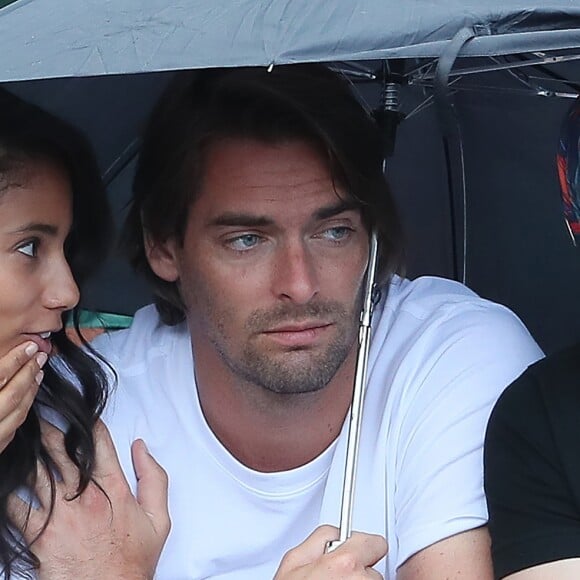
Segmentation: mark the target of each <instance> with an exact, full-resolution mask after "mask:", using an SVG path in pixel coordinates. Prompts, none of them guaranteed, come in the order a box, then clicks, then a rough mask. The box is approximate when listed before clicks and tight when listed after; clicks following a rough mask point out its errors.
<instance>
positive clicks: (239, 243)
mask: <svg viewBox="0 0 580 580" xmlns="http://www.w3.org/2000/svg"><path fill="white" fill-rule="evenodd" d="M259 242H260V237H259V236H257V235H256V234H244V235H243V236H238V237H237V238H233V239H232V240H230V241H229V244H230V246H231V247H232V248H233V249H234V250H237V251H238V252H243V251H245V250H251V249H252V248H253V247H255V246H257V245H258V243H259Z"/></svg>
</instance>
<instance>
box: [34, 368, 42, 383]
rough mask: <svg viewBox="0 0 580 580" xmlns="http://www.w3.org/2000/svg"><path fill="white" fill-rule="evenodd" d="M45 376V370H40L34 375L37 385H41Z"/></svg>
mask: <svg viewBox="0 0 580 580" xmlns="http://www.w3.org/2000/svg"><path fill="white" fill-rule="evenodd" d="M43 377H44V371H38V374H37V375H36V376H35V377H34V380H35V381H36V384H37V385H40V383H42V379H43Z"/></svg>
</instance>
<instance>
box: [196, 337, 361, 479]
mask: <svg viewBox="0 0 580 580" xmlns="http://www.w3.org/2000/svg"><path fill="white" fill-rule="evenodd" d="M212 350H213V349H211V347H209V348H208V347H206V346H204V345H201V346H200V347H194V355H195V356H194V358H195V360H197V361H204V362H203V364H201V363H200V364H198V365H196V369H195V374H196V383H197V390H198V396H199V401H200V405H201V408H202V411H203V414H204V416H205V419H206V421H207V423H208V425H209V427H210V429H211V430H212V431H213V433H214V434H215V436H216V437H217V438H218V439H219V440H220V441H221V443H222V444H223V445H224V447H226V448H227V449H228V451H229V452H230V453H231V454H232V455H233V456H234V457H236V459H238V460H239V461H240V462H241V463H243V464H244V465H246V466H247V467H249V468H251V469H255V470H257V471H262V472H274V471H286V470H288V469H293V468H296V467H299V466H301V465H304V464H306V463H308V462H309V461H312V460H313V459H314V458H315V457H317V456H318V455H320V453H322V452H323V451H324V450H325V449H326V448H327V447H328V446H329V445H330V444H331V443H332V442H333V441H334V440H335V439H336V437H338V435H339V433H340V431H341V429H342V425H343V423H344V419H345V417H346V414H347V412H348V409H349V406H350V402H351V398H352V388H353V380H354V369H355V359H356V345H355V346H353V348H352V349H351V352H350V354H349V355H348V357H347V358H346V360H345V361H344V363H343V364H342V366H341V367H340V368H339V370H338V371H337V373H336V374H335V376H334V377H333V379H332V380H331V382H330V383H329V384H328V385H327V386H326V387H324V388H323V389H321V390H320V391H317V392H314V393H305V394H299V395H288V394H284V395H281V394H277V393H271V392H269V391H267V390H265V389H263V388H262V387H258V386H256V385H250V384H244V383H242V382H241V381H240V379H239V378H237V377H234V376H233V375H232V373H231V372H230V371H229V369H227V368H225V367H224V365H223V364H211V363H212V362H214V363H218V361H217V360H216V358H215V357H216V355H215V352H206V351H212ZM208 362H209V364H207V363H208Z"/></svg>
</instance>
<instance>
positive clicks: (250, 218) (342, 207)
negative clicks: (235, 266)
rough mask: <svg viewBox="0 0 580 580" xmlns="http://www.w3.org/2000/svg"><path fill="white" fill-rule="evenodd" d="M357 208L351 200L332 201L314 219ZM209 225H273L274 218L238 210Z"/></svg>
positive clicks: (223, 214)
mask: <svg viewBox="0 0 580 580" xmlns="http://www.w3.org/2000/svg"><path fill="white" fill-rule="evenodd" d="M352 210H358V205H357V204H356V203H355V202H352V201H341V202H339V203H333V204H332V205H328V206H325V207H321V208H320V209H318V210H316V211H315V212H314V219H315V220H325V219H328V218H331V217H334V216H335V215H338V214H341V213H343V212H345V211H352ZM209 225H210V226H234V227H238V226H241V227H245V228H252V227H254V228H259V227H266V226H273V225H275V223H274V220H273V219H271V218H269V217H266V216H260V215H253V214H246V213H238V212H224V213H222V214H220V215H218V216H217V217H215V218H214V219H212V220H211V221H210V222H209Z"/></svg>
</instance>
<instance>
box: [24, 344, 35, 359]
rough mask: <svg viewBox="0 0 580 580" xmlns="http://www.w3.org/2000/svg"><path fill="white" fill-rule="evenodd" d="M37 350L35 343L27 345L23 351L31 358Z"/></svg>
mask: <svg viewBox="0 0 580 580" xmlns="http://www.w3.org/2000/svg"><path fill="white" fill-rule="evenodd" d="M37 350H38V345H37V344H36V343H35V342H30V343H28V346H27V347H26V348H25V349H24V352H25V353H26V354H27V355H28V356H32V355H33V354H34V353H35V352H36V351H37Z"/></svg>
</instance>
